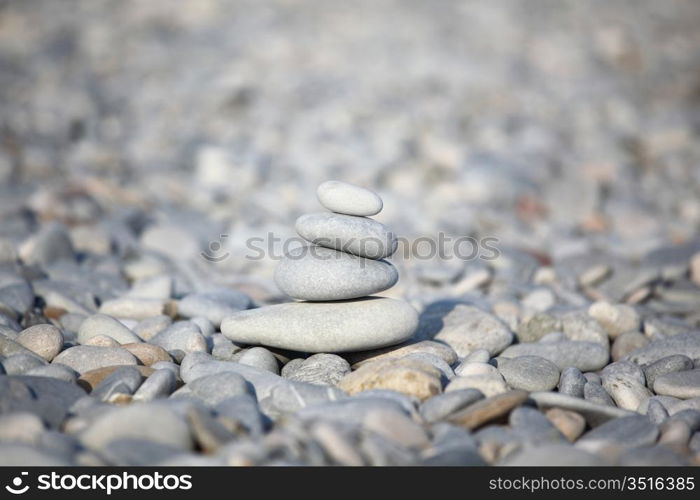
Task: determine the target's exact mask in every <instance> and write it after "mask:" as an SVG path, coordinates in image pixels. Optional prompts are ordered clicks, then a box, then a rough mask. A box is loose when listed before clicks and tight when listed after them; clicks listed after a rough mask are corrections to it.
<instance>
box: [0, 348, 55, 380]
mask: <svg viewBox="0 0 700 500" xmlns="http://www.w3.org/2000/svg"><path fill="white" fill-rule="evenodd" d="M46 365H47V363H46V361H45V360H44V359H42V358H40V357H39V356H37V355H36V354H34V353H32V354H24V353H18V354H13V355H12V356H8V357H6V358H5V359H3V360H2V367H3V369H4V371H5V373H6V374H8V375H23V374H25V373H27V372H28V371H30V370H33V369H35V368H39V367H42V366H46Z"/></svg>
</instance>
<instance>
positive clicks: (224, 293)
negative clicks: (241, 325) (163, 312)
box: [177, 288, 251, 328]
mask: <svg viewBox="0 0 700 500" xmlns="http://www.w3.org/2000/svg"><path fill="white" fill-rule="evenodd" d="M250 306H251V300H250V297H248V296H247V295H246V294H244V293H241V292H239V291H237V290H233V289H224V288H221V289H216V290H213V291H209V292H199V293H191V294H189V295H186V296H185V297H184V298H182V299H181V300H180V302H178V306H177V312H178V314H179V315H180V316H184V317H185V318H194V317H197V316H201V317H204V318H207V319H208V320H209V321H211V322H212V323H213V324H214V326H216V327H217V328H218V327H219V326H221V322H222V321H223V319H224V318H226V317H227V316H229V315H231V314H233V313H235V312H238V311H242V310H244V309H248V308H249V307H250Z"/></svg>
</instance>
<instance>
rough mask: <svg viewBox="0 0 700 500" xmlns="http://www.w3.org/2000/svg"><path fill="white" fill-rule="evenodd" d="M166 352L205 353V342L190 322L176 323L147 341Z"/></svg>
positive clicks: (196, 327) (206, 347) (197, 329)
mask: <svg viewBox="0 0 700 500" xmlns="http://www.w3.org/2000/svg"><path fill="white" fill-rule="evenodd" d="M149 342H150V343H151V344H155V345H157V346H160V347H162V348H163V349H165V350H166V351H168V352H170V351H182V352H184V353H191V352H207V350H208V346H207V340H206V339H205V338H204V336H203V335H202V333H201V331H200V330H199V327H198V326H197V325H195V324H194V323H192V322H191V321H177V322H175V323H173V324H172V325H170V326H169V327H168V328H166V329H165V330H163V331H162V332H160V333H159V334H158V335H156V336H155V337H153V338H152V339H150V340H149Z"/></svg>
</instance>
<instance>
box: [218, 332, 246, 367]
mask: <svg viewBox="0 0 700 500" xmlns="http://www.w3.org/2000/svg"><path fill="white" fill-rule="evenodd" d="M242 349H243V348H242V347H241V346H238V345H236V344H234V343H233V342H231V341H230V340H229V339H227V338H226V337H224V336H223V334H221V333H217V334H214V335H213V336H212V349H211V355H212V356H214V358H215V359H218V360H221V361H235V360H236V359H237V358H236V355H237V354H238V353H239V352H240V351H241V350H242Z"/></svg>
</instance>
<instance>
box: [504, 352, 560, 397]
mask: <svg viewBox="0 0 700 500" xmlns="http://www.w3.org/2000/svg"><path fill="white" fill-rule="evenodd" d="M498 371H499V372H500V373H501V375H503V378H504V379H505V381H506V382H507V383H508V385H509V386H511V387H512V388H513V389H523V390H525V391H549V390H551V389H554V388H555V387H556V386H557V382H559V368H558V367H557V365H555V364H554V363H552V362H551V361H548V360H546V359H544V358H541V357H539V356H518V357H517V358H512V359H501V360H499V362H498Z"/></svg>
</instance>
